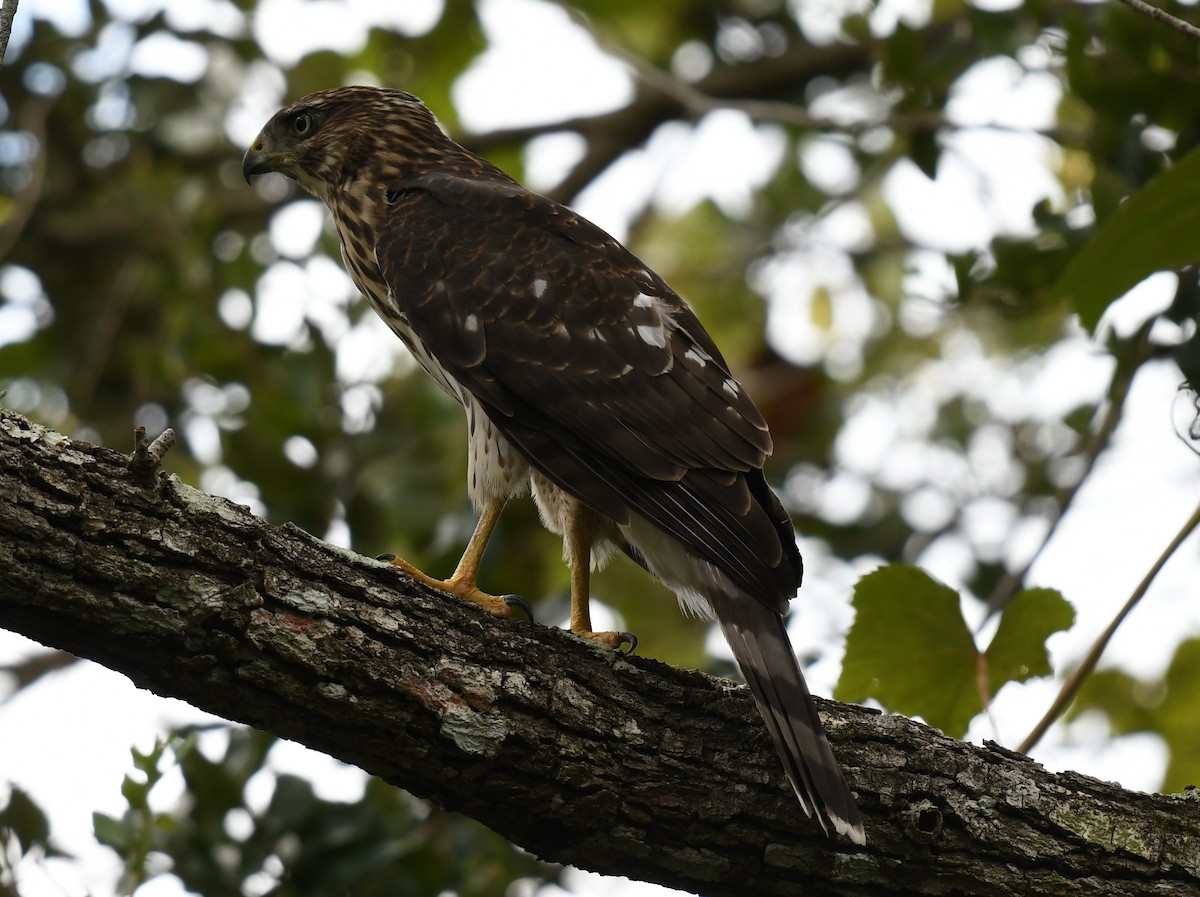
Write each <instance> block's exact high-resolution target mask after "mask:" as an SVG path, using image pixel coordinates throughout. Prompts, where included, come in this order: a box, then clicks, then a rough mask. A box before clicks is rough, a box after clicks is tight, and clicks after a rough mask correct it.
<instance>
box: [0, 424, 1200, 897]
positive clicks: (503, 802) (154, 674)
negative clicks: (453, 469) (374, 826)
mask: <svg viewBox="0 0 1200 897" xmlns="http://www.w3.org/2000/svg"><path fill="white" fill-rule="evenodd" d="M147 482H148V483H149V484H148V485H145V486H140V485H137V484H136V483H135V481H134V477H133V476H132V474H131V472H130V470H129V465H128V461H127V459H126V458H125V457H124V456H123V455H121V454H119V453H117V452H114V451H111V450H108V449H105V448H101V447H97V446H93V445H88V444H85V443H81V442H73V441H68V440H66V439H65V438H64V437H62V436H60V435H58V434H56V433H53V432H52V431H49V430H45V429H43V428H41V427H38V426H36V425H33V424H30V423H29V422H28V421H25V420H24V419H23V418H20V417H18V416H16V415H13V414H11V413H8V412H3V411H0V626H3V627H5V628H8V629H11V630H14V631H17V632H21V633H24V634H26V635H28V636H30V637H32V638H35V639H37V640H38V641H41V642H43V643H45V644H47V645H52V646H55V647H58V648H63V649H65V650H68V651H71V652H73V653H75V654H78V655H80V656H83V657H89V658H91V659H93V660H95V661H97V662H99V663H102V664H104V665H105V666H107V667H111V668H112V669H115V670H119V671H121V672H122V673H124V674H125V675H127V676H129V677H130V679H132V680H133V681H134V682H135V683H137V684H138V685H139V686H142V687H145V688H148V689H151V690H152V691H155V692H157V693H159V694H163V695H170V696H173V697H177V698H182V699H183V700H185V701H189V702H190V703H192V704H194V705H196V706H197V707H201V708H203V709H205V710H208V711H211V712H213V713H217V714H220V715H222V716H225V717H228V718H230V719H235V720H240V721H242V722H245V723H247V724H250V725H253V726H257V727H259V728H262V729H265V730H268V731H271V732H274V733H276V734H278V735H281V736H285V737H287V738H291V739H295V740H297V741H300V742H302V743H304V744H307V745H310V746H311V747H314V748H316V749H318V750H321V751H325V752H327V753H329V754H331V755H333V756H336V757H339V758H341V759H343V760H346V761H347V762H350V763H354V764H356V765H358V766H360V767H362V768H363V769H364V770H366V771H368V772H370V773H374V774H376V775H379V776H382V777H383V778H384V779H386V780H387V781H389V782H392V783H394V784H396V785H399V786H401V787H403V788H407V789H408V790H410V791H412V792H413V793H414V794H418V795H420V796H422V797H425V798H428V799H430V800H432V801H435V802H437V803H439V804H441V805H443V806H445V807H447V808H450V809H453V810H457V811H460V812H462V813H465V814H467V815H469V816H472V817H474V818H476V819H479V820H480V821H482V822H484V823H485V824H486V825H488V826H490V827H491V828H493V829H494V830H496V831H497V832H499V833H501V834H502V835H504V836H505V837H507V838H510V839H511V840H513V841H514V842H516V843H518V844H520V845H522V846H523V847H525V848H526V849H528V850H530V851H532V852H533V853H535V854H537V855H538V856H540V857H543V858H544V859H547V860H553V861H558V862H565V863H572V864H575V865H577V866H580V867H583V868H586V869H593V870H596V871H600V872H607V873H613V874H621V875H627V876H629V877H632V878H640V879H645V880H648V881H656V882H660V883H663V884H666V885H671V886H674V887H679V888H684V889H687V890H691V891H697V892H701V893H704V894H707V895H714V897H718V895H760V894H761V895H792V894H800V893H803V894H812V895H824V894H836V895H849V894H855V895H884V894H888V895H891V894H943V895H944V894H964V895H967V894H970V895H1011V894H1088V895H1118V894H1120V895H1129V894H1151V893H1153V894H1155V895H1185V894H1189V895H1195V894H1197V893H1200V803H1198V801H1197V800H1196V795H1195V794H1194V793H1188V794H1185V795H1183V796H1176V797H1170V796H1161V795H1148V794H1139V793H1133V792H1129V791H1124V790H1122V789H1120V788H1118V787H1116V786H1114V785H1111V784H1107V783H1104V782H1099V781H1096V780H1094V779H1090V778H1087V777H1086V776H1081V775H1076V774H1070V773H1068V774H1062V775H1052V774H1050V773H1048V772H1046V771H1045V770H1044V769H1042V768H1041V767H1040V766H1038V765H1037V764H1036V763H1034V762H1032V761H1030V760H1028V759H1027V758H1025V757H1022V756H1019V755H1016V754H1013V753H1010V752H1008V751H1005V750H1003V749H1001V748H999V747H996V746H992V745H987V746H984V747H978V746H975V745H970V744H966V743H963V742H959V741H955V740H953V739H950V738H946V737H944V736H942V735H941V734H939V733H937V732H936V731H934V730H932V729H929V728H928V727H926V726H923V725H920V724H918V723H914V722H912V721H910V720H906V719H903V718H901V717H896V716H886V715H879V714H876V713H873V712H870V711H868V710H864V709H862V708H858V707H853V706H847V705H841V704H834V703H831V702H822V703H821V707H822V709H823V711H824V713H825V714H826V719H827V721H828V725H829V729H830V737H831V739H832V741H833V745H834V750H835V751H836V753H837V754H838V756H839V757H840V758H841V761H842V763H843V765H844V766H845V768H846V772H847V776H848V779H849V781H850V783H851V786H852V787H853V788H854V789H855V790H856V792H857V794H858V798H859V803H860V806H861V807H862V810H863V813H864V815H865V817H866V826H867V834H868V838H869V843H868V844H867V846H866V847H864V848H859V847H855V846H853V845H851V844H849V843H846V842H844V841H838V840H829V839H826V838H824V837H823V836H822V835H821V834H820V832H819V830H818V829H817V828H816V826H815V824H814V823H812V822H810V821H809V820H807V819H805V818H804V816H803V814H802V813H801V811H800V808H799V806H798V805H797V803H796V801H795V798H794V797H793V796H792V794H791V791H790V789H789V788H788V787H787V785H786V784H785V782H784V778H783V774H782V771H781V769H780V768H779V766H778V764H777V761H776V758H775V755H774V752H773V750H772V748H771V745H770V742H769V740H768V738H767V736H766V733H765V731H764V730H763V727H762V725H761V723H760V722H759V720H758V717H757V714H756V712H755V709H754V705H753V702H752V701H751V698H750V696H749V694H748V692H747V691H746V690H745V689H744V688H740V687H735V686H733V685H732V683H730V682H725V681H720V680H716V679H713V678H711V677H708V676H705V675H702V674H700V673H696V672H691V671H687V670H678V669H673V668H671V667H668V666H665V665H664V664H661V663H657V662H655V661H654V660H651V659H649V658H646V657H638V656H634V657H622V656H619V655H615V654H613V653H612V652H610V651H607V650H604V649H601V648H599V647H596V646H594V645H591V644H589V643H586V642H583V641H581V640H579V639H576V638H574V637H572V636H570V635H569V634H567V633H564V632H561V631H559V630H556V629H552V628H546V627H541V626H529V625H527V624H525V623H523V622H521V621H518V620H500V619H495V618H492V617H490V616H488V615H486V614H484V613H482V612H480V611H479V610H478V609H476V608H474V607H473V606H470V605H466V604H463V603H461V602H459V601H457V600H454V599H450V598H447V597H446V596H443V595H440V594H439V593H437V592H434V591H431V590H429V589H426V588H424V587H422V586H419V585H416V584H414V583H413V582H411V581H409V580H407V579H406V578H405V577H404V576H403V575H402V574H401V573H400V572H399V571H398V570H397V569H395V568H394V567H391V566H390V565H387V564H382V563H379V562H376V561H372V560H370V559H367V558H363V557H360V556H357V555H354V554H352V553H350V552H347V551H343V550H341V549H338V548H334V547H332V546H330V545H327V544H325V543H323V542H321V541H319V540H318V539H315V538H313V537H312V536H309V535H307V534H306V533H304V532H302V531H300V530H298V529H296V528H294V527H291V526H283V527H276V526H272V525H270V524H268V523H266V522H264V521H263V520H260V519H258V518H256V517H254V516H252V515H251V514H249V513H248V512H246V511H245V510H244V509H242V508H240V507H238V506H236V505H233V504H231V503H229V502H227V501H225V500H223V499H219V498H214V497H212V496H208V495H205V494H203V493H200V492H198V491H196V490H195V489H192V488H190V487H189V486H186V485H185V484H183V483H181V482H179V480H178V479H176V478H175V477H170V476H167V475H165V474H158V475H155V476H152V477H150V478H149V479H148V480H147ZM898 600H902V599H901V598H900V596H898Z"/></svg>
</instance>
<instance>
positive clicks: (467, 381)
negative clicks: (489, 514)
mask: <svg viewBox="0 0 1200 897" xmlns="http://www.w3.org/2000/svg"><path fill="white" fill-rule="evenodd" d="M389 197H390V198H391V199H393V200H394V201H393V203H392V205H391V208H390V213H391V214H390V219H389V221H387V222H386V223H384V225H383V226H382V227H381V230H380V237H379V240H378V243H377V245H376V256H377V258H378V261H379V265H380V269H381V271H382V273H383V275H384V279H385V281H386V282H387V284H388V286H389V288H390V290H391V294H392V300H393V301H394V302H395V303H396V306H397V308H398V310H399V311H401V312H402V313H403V314H404V315H405V316H406V317H407V319H408V322H409V325H410V326H411V327H412V329H413V331H414V333H415V334H416V335H417V337H418V338H419V339H421V340H422V341H423V342H424V344H425V347H426V349H427V350H428V351H430V352H431V353H432V354H433V355H434V356H435V357H436V358H437V359H438V361H439V363H440V364H441V365H442V366H443V367H444V368H445V369H446V370H447V372H448V373H450V375H451V376H453V377H454V378H455V379H456V380H457V381H458V382H459V383H461V384H462V385H463V386H465V387H466V388H467V389H468V390H469V391H470V392H471V393H472V394H473V395H474V396H475V398H476V399H477V400H478V401H479V402H480V403H481V404H482V405H483V406H484V407H485V409H486V410H487V412H488V415H489V417H490V418H491V419H492V421H493V423H494V424H495V425H496V426H497V427H498V428H499V429H500V430H501V431H502V432H503V433H504V435H505V436H506V437H507V438H508V439H509V441H510V442H512V443H513V444H514V445H515V446H516V447H517V448H518V449H519V450H520V451H521V452H522V453H523V454H524V455H525V456H526V457H527V458H528V459H529V461H530V462H531V463H532V464H533V466H534V467H536V468H537V469H539V470H540V471H542V472H543V473H544V474H545V475H546V476H548V477H549V478H550V479H551V480H553V481H554V482H555V483H557V484H558V485H559V486H560V487H561V488H563V489H564V490H566V491H567V492H569V493H571V494H572V495H575V496H576V497H577V498H579V499H580V500H582V501H583V502H585V503H586V504H588V505H590V506H591V507H593V508H595V509H596V510H598V511H600V512H601V513H603V514H605V515H607V516H609V517H611V518H613V519H614V520H617V521H618V522H623V521H625V520H628V511H629V510H633V511H636V512H637V513H639V514H641V515H642V516H644V517H646V518H648V519H649V520H651V521H652V522H654V523H655V524H656V525H658V526H659V527H661V528H662V529H664V530H666V531H667V532H668V533H670V534H671V535H672V536H674V537H675V538H677V539H679V540H680V541H681V542H683V543H684V544H685V545H687V546H688V547H689V548H690V549H691V550H692V551H694V552H695V553H696V554H698V555H699V556H701V557H704V558H706V559H707V560H709V561H711V562H712V563H713V564H715V565H716V566H717V567H719V568H720V569H722V570H723V571H725V572H726V573H727V574H728V575H729V576H730V577H731V578H733V579H734V581H735V582H738V583H739V584H740V585H742V586H743V587H745V588H746V589H747V590H748V591H749V592H750V593H751V594H753V595H756V596H758V597H759V598H760V600H762V601H763V602H764V603H766V604H768V605H769V606H771V607H773V608H775V609H777V610H782V609H784V607H785V606H786V602H787V600H788V599H790V598H791V597H792V596H793V595H794V594H795V590H796V587H797V585H798V583H799V577H800V559H799V554H798V552H797V551H796V547H795V540H794V536H793V534H792V529H791V523H790V521H789V520H788V518H787V516H786V514H785V513H784V512H783V509H782V507H781V506H780V505H779V503H778V500H777V499H776V498H775V496H774V495H773V494H772V493H771V491H770V490H769V489H768V488H767V486H766V483H765V481H764V480H763V477H762V472H761V466H762V463H763V460H764V459H765V458H766V456H767V454H768V453H769V452H770V450H771V441H770V436H769V435H768V433H767V428H766V424H765V423H764V422H763V419H762V415H761V414H760V413H759V412H758V409H757V408H755V406H754V403H753V402H752V401H751V400H750V398H749V397H748V396H747V395H746V393H745V391H744V390H743V389H742V388H741V386H740V385H739V384H737V383H736V382H735V381H734V379H733V378H732V376H731V375H730V373H729V369H728V366H727V365H726V363H725V361H724V359H723V358H722V357H721V353H720V352H719V350H718V349H717V347H716V345H714V343H713V341H712V339H711V338H710V337H709V336H708V334H707V333H706V332H705V330H704V328H703V327H702V326H701V325H700V322H699V321H698V320H697V319H696V316H695V315H694V314H693V312H692V311H691V309H690V308H688V306H687V305H686V304H685V303H684V302H683V301H682V300H681V299H680V298H679V297H678V296H677V295H676V294H675V293H674V292H673V291H672V290H671V289H670V288H669V287H668V286H667V285H666V283H665V282H664V281H663V280H662V279H661V278H660V277H658V276H657V275H656V274H654V273H653V272H651V271H650V270H649V269H648V268H647V267H646V266H645V265H644V264H643V263H642V262H641V261H639V260H638V259H637V258H636V257H635V256H634V255H633V254H632V253H630V252H629V251H628V250H627V249H625V248H624V247H623V246H621V245H620V244H619V243H618V242H617V241H615V240H614V239H612V237H610V236H609V235H608V234H606V233H605V232H604V231H602V230H601V229H600V228H598V227H596V226H595V225H593V224H592V223H591V222H589V221H587V220H586V219H584V218H581V217H579V216H578V215H576V214H575V213H574V212H572V211H571V210H569V209H567V208H566V207H565V206H561V205H559V204H557V203H554V202H552V201H551V200H548V199H546V198H544V197H541V196H538V195H536V194H534V193H531V192H529V191H527V190H525V189H524V188H522V187H520V186H518V185H515V184H513V183H512V182H511V181H507V180H500V179H496V180H494V181H491V180H481V179H478V178H462V177H457V176H453V175H431V176H426V177H422V178H419V179H415V180H412V181H409V182H406V183H404V184H402V185H397V187H396V188H395V189H393V190H391V191H390V192H389Z"/></svg>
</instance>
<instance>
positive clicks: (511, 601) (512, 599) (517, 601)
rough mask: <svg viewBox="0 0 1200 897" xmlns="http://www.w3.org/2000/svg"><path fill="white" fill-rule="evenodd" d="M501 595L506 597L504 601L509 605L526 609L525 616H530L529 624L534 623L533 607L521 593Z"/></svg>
mask: <svg viewBox="0 0 1200 897" xmlns="http://www.w3.org/2000/svg"><path fill="white" fill-rule="evenodd" d="M501 597H502V598H503V599H504V603H505V604H507V605H508V606H509V607H519V608H521V610H523V611H525V616H526V617H528V618H529V625H530V626H532V625H533V623H534V620H533V608H532V607H530V606H529V602H528V601H526V600H525V599H524V598H522V597H521V596H520V595H502V596H501Z"/></svg>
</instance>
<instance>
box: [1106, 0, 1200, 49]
mask: <svg viewBox="0 0 1200 897" xmlns="http://www.w3.org/2000/svg"><path fill="white" fill-rule="evenodd" d="M1121 2H1122V3H1124V4H1125V5H1126V6H1128V7H1129V8H1130V9H1132V10H1133V11H1134V12H1140V13H1141V14H1142V15H1144V16H1149V17H1150V18H1152V19H1156V20H1157V21H1159V22H1162V23H1163V24H1164V25H1167V26H1168V27H1170V28H1174V29H1175V30H1176V31H1178V32H1179V33H1180V34H1186V35H1187V36H1188V37H1190V38H1191V39H1192V40H1200V28H1197V27H1196V26H1195V25H1192V24H1190V23H1188V22H1185V21H1184V20H1183V19H1177V18H1176V17H1175V16H1173V15H1171V14H1170V13H1169V12H1166V11H1165V10H1162V9H1159V8H1158V7H1157V6H1151V5H1150V4H1149V3H1146V2H1144V0H1121Z"/></svg>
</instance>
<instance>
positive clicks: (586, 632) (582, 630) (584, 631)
mask: <svg viewBox="0 0 1200 897" xmlns="http://www.w3.org/2000/svg"><path fill="white" fill-rule="evenodd" d="M595 528H596V514H595V512H594V511H592V510H591V509H590V508H586V507H584V506H583V505H581V504H579V503H578V502H575V501H572V502H571V505H570V508H569V510H568V511H567V526H566V533H565V534H564V537H565V538H566V541H567V556H568V558H570V562H571V631H572V632H573V633H575V634H576V635H579V636H582V637H583V638H588V639H592V640H593V641H597V642H600V643H601V644H602V645H608V647H610V648H615V649H617V650H620V648H621V645H623V644H625V643H628V644H629V646H630V647H629V650H630V651H632V650H633V649H634V648H636V647H637V638H636V637H635V636H634V635H633V634H632V633H629V632H594V631H593V630H592V609H591V576H592V540H593V538H594V536H595Z"/></svg>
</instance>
